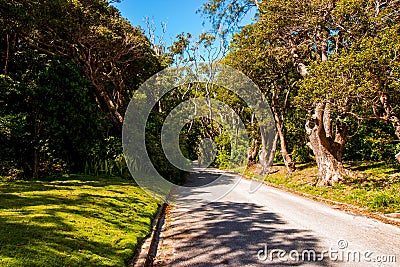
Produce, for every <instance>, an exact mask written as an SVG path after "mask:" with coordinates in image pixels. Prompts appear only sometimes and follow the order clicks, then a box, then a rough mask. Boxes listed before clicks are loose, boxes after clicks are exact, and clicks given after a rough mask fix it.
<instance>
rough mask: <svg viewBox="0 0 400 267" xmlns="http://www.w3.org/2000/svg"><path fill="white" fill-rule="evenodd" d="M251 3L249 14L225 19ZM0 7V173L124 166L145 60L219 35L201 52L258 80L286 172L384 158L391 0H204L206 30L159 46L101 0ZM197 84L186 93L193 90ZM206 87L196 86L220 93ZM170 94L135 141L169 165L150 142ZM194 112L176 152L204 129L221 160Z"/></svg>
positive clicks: (394, 56) (392, 128)
mask: <svg viewBox="0 0 400 267" xmlns="http://www.w3.org/2000/svg"><path fill="white" fill-rule="evenodd" d="M251 8H256V9H257V13H256V18H255V22H254V23H253V24H250V25H247V26H245V27H242V28H240V29H238V28H237V27H235V26H236V25H237V23H238V21H239V20H240V18H241V17H242V16H243V15H244V14H245V13H246V12H248V10H250V9H251ZM0 10H1V16H0V19H1V22H2V25H4V26H3V27H2V34H1V40H0V44H1V47H2V49H1V54H0V59H1V60H0V65H1V69H2V73H1V76H0V78H1V86H2V90H1V115H0V117H1V127H0V129H1V135H0V138H1V141H2V144H3V145H2V147H3V149H2V150H1V152H0V153H1V157H0V160H1V170H0V171H1V174H2V175H3V176H7V177H11V178H27V179H32V178H35V179H36V178H40V177H45V176H48V175H53V174H57V173H100V172H105V173H118V174H124V173H126V166H125V162H124V157H123V154H122V149H121V129H122V124H123V120H124V118H123V117H124V112H125V110H126V107H127V105H128V103H129V101H130V98H131V97H132V94H133V93H134V91H135V90H137V88H138V87H139V86H140V84H141V83H143V82H144V81H145V80H146V79H147V78H149V77H151V76H152V75H153V74H155V73H157V72H158V71H160V70H162V69H164V68H166V67H168V66H171V65H173V64H178V63H179V62H189V61H193V60H196V57H198V55H197V56H196V53H197V54H198V53H205V52H207V51H208V52H209V54H210V51H213V50H216V45H215V44H216V42H217V41H218V38H216V37H218V35H219V37H220V38H222V39H224V40H225V44H224V47H222V46H221V45H219V47H218V48H217V49H219V50H218V51H220V54H219V55H218V57H216V58H213V60H216V59H217V60H218V61H220V62H222V63H223V64H227V65H229V66H231V67H234V68H236V69H238V70H240V71H242V72H243V73H244V74H246V75H247V76H249V77H250V78H251V79H252V80H253V81H254V82H255V83H256V84H257V86H258V87H259V88H260V89H261V90H262V92H263V94H264V96H265V97H266V98H267V99H268V102H269V105H270V107H271V110H272V112H273V116H274V119H275V123H276V130H277V153H276V156H275V162H283V163H284V164H285V166H286V168H287V171H288V173H289V174H290V173H293V172H295V171H296V162H301V163H303V162H316V163H317V166H318V170H319V173H318V177H319V179H320V182H321V184H325V185H331V184H333V183H335V182H338V181H340V180H342V179H343V177H345V176H352V175H353V173H351V172H350V171H348V170H346V168H344V167H343V161H385V162H387V163H393V164H396V157H395V155H396V154H397V153H399V151H400V142H399V138H400V117H399V116H400V111H399V108H400V107H399V104H398V103H400V101H399V75H400V74H399V56H398V51H399V46H400V42H399V31H400V28H399V16H398V2H397V1H367V0H363V1H361V0H360V1H350V2H349V1H311V2H307V3H303V2H301V1H291V2H290V3H286V2H285V1H252V0H247V1H244V0H243V1H233V0H232V1H219V0H214V1H208V2H206V3H205V4H204V5H203V6H202V7H201V8H200V9H199V12H202V13H203V14H204V16H205V18H206V19H208V20H210V21H211V22H212V25H213V27H214V28H215V29H216V30H215V31H214V32H211V33H207V34H202V35H201V36H199V37H192V36H191V35H190V34H189V33H188V34H184V33H182V34H181V35H179V36H177V38H176V41H175V42H174V43H173V45H172V46H170V47H161V49H160V47H159V45H157V44H154V43H152V42H151V38H149V37H147V36H145V34H144V31H143V30H142V29H140V28H138V27H135V26H133V25H131V24H130V23H129V22H128V21H127V20H126V19H124V18H123V17H122V16H121V14H120V13H119V11H118V10H117V9H116V8H115V7H114V6H113V5H112V3H109V2H108V1H102V0H97V1H65V0H58V1H42V2H37V1H2V2H1V9H0ZM222 26H223V27H222ZM221 28H224V29H225V30H224V31H221V30H218V29H221ZM232 32H236V33H235V34H234V35H233V37H232V38H231V39H230V40H228V41H229V43H228V41H227V38H226V36H227V34H228V33H232ZM191 54H192V55H191ZM220 55H222V57H221V56H220ZM211 59H212V58H211ZM208 60H210V57H209V58H208ZM197 87H198V88H199V90H200V91H199V90H196V92H194V93H193V94H192V95H196V94H200V95H203V96H204V95H205V92H201V91H202V90H203V91H204V88H203V89H202V88H201V87H202V86H201V85H199V86H197ZM178 91H179V90H178ZM185 91H187V90H186V89H185ZM192 91H193V90H192ZM214 91H215V92H211V93H207V94H208V97H210V96H211V97H216V98H221V97H218V96H217V95H218V94H221V90H218V89H216V90H214ZM218 91H219V92H220V93H218ZM222 91H224V90H222ZM222 98H223V99H226V97H223V96H222ZM179 101H182V94H181V95H179V93H176V94H175V95H174V94H172V95H170V96H166V97H164V98H163V99H162V102H163V103H162V106H163V107H165V108H164V110H161V109H160V110H159V111H160V112H158V113H159V114H156V113H157V112H156V111H154V112H155V114H154V116H152V119H151V120H150V121H149V122H148V130H149V132H151V133H152V134H150V135H149V136H151V137H150V138H149V140H148V141H147V143H148V144H147V146H148V148H149V149H148V151H149V153H150V154H151V155H152V160H153V161H154V162H155V165H156V166H157V168H158V169H159V170H160V171H161V172H165V173H169V174H168V175H169V177H173V176H179V175H182V174H181V173H180V172H179V170H174V168H173V166H170V165H169V164H168V162H166V161H167V160H166V158H165V157H163V156H162V155H161V154H163V153H162V151H160V150H159V149H158V147H159V146H158V145H157V144H158V143H157V142H158V141H157V139H159V137H157V136H159V128H160V125H162V121H163V119H165V117H166V115H167V114H168V113H167V112H168V110H171V109H172V108H173V107H174V106H176V105H177V104H179ZM227 101H228V103H229V104H230V105H231V106H235V108H234V110H235V111H236V112H237V113H238V114H239V116H241V118H242V120H243V121H244V123H245V124H247V125H248V127H247V128H248V129H249V132H250V137H251V140H250V144H249V146H248V148H247V149H248V155H249V158H248V159H249V162H248V164H249V165H251V164H253V163H256V162H257V161H258V159H259V156H258V154H259V151H260V150H261V149H262V142H261V141H262V140H261V139H260V134H259V133H257V127H254V125H253V127H252V126H251V125H250V124H254V122H251V120H252V116H251V114H250V113H251V110H250V111H249V109H248V108H247V107H246V106H243V103H242V102H241V101H240V99H239V98H237V97H236V98H235V97H232V99H228V100H227ZM246 108H247V109H246ZM249 112H250V113H249ZM195 125H196V127H194V128H195V129H194V130H193V129H192V130H191V133H188V134H186V136H187V137H186V139H185V140H184V141H182V142H183V143H185V144H186V147H187V148H188V149H189V148H191V151H190V153H189V152H188V154H191V155H189V157H191V158H196V157H197V155H198V154H199V148H196V147H195V146H196V144H195V142H196V140H197V139H198V140H200V139H201V138H204V137H210V138H212V139H213V140H214V141H215V142H216V144H217V146H218V153H217V156H216V159H215V162H214V165H215V166H220V167H226V165H227V164H226V163H227V161H229V157H230V151H229V150H230V147H229V145H228V144H226V143H227V142H228V141H227V138H226V136H225V137H224V134H221V133H222V132H223V131H220V129H219V130H218V131H216V130H215V129H216V128H218V127H219V126H218V125H215V124H214V125H213V123H212V122H207V121H198V122H197V123H195ZM205 125H208V126H206V127H204V126H205ZM251 128H253V129H251ZM196 138H197V139H196ZM228 143H229V142H228ZM193 145H195V146H193ZM193 147H195V148H193ZM261 163H262V162H261ZM171 179H172V178H171Z"/></svg>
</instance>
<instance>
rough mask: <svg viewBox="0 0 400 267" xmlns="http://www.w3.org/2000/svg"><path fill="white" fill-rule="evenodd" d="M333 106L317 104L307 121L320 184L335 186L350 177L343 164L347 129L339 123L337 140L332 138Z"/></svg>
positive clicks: (322, 103)
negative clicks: (344, 178)
mask: <svg viewBox="0 0 400 267" xmlns="http://www.w3.org/2000/svg"><path fill="white" fill-rule="evenodd" d="M330 109H331V104H330V103H329V102H320V103H317V104H316V107H315V109H314V111H313V114H312V117H311V118H308V119H307V122H306V125H305V127H306V132H307V135H308V136H309V139H310V142H309V143H308V145H309V147H310V148H311V149H312V151H313V153H314V155H315V159H316V162H317V165H318V178H319V181H318V184H319V185H333V184H334V183H337V182H338V181H340V180H342V179H343V177H344V176H347V175H350V172H349V171H347V170H345V168H344V167H343V164H342V155H343V149H344V144H345V142H346V137H347V128H346V126H345V125H342V124H340V122H338V123H337V124H338V125H337V126H336V133H335V135H336V136H335V138H334V139H333V138H332V130H331V129H330V128H329V127H330V125H331V124H332V119H331V116H330Z"/></svg>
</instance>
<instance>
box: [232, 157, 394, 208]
mask: <svg viewBox="0 0 400 267" xmlns="http://www.w3.org/2000/svg"><path fill="white" fill-rule="evenodd" d="M345 167H346V168H348V169H351V170H353V171H355V172H356V173H358V174H359V177H358V178H352V179H350V178H347V179H345V180H343V181H342V182H340V183H337V184H335V185H334V186H330V187H319V186H314V184H315V179H316V177H317V173H318V169H317V167H316V164H314V163H308V164H298V165H297V168H298V170H297V171H296V172H295V173H294V174H292V175H291V176H290V177H287V172H286V169H285V167H284V166H282V165H281V166H274V167H273V169H274V170H276V171H277V172H276V173H273V174H270V175H268V176H266V177H265V181H267V182H270V183H272V184H276V185H279V186H283V187H286V188H289V189H292V190H295V191H298V192H302V193H306V194H309V195H311V196H313V197H315V198H323V199H327V200H333V201H338V202H342V203H347V204H351V205H354V206H358V207H361V208H363V209H365V210H367V211H370V212H381V213H394V212H400V168H399V165H398V164H396V165H391V164H387V163H385V162H348V163H346V164H345ZM233 171H236V172H243V171H244V168H238V169H235V170H233ZM244 174H245V175H247V176H250V177H254V176H256V178H258V179H259V178H260V176H259V175H258V174H257V173H256V171H255V170H254V169H253V170H246V171H245V172H244ZM257 176H258V177H257Z"/></svg>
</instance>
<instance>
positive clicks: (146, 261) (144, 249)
mask: <svg viewBox="0 0 400 267" xmlns="http://www.w3.org/2000/svg"><path fill="white" fill-rule="evenodd" d="M167 207H168V204H167V203H163V204H162V205H159V206H158V210H157V213H156V216H155V218H154V219H153V221H152V223H151V228H152V230H151V235H150V236H149V237H148V238H147V239H146V240H145V241H144V242H143V244H142V245H141V246H140V247H139V248H138V249H137V251H136V253H135V256H134V257H133V259H132V260H131V261H130V262H129V263H128V264H127V265H126V266H127V267H148V266H152V265H153V261H154V258H155V256H156V254H157V247H158V242H159V237H160V233H161V229H162V226H163V224H164V218H165V212H166V209H167Z"/></svg>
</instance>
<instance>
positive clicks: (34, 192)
mask: <svg viewBox="0 0 400 267" xmlns="http://www.w3.org/2000/svg"><path fill="white" fill-rule="evenodd" d="M68 179H69V180H68ZM68 179H66V180H62V181H51V182H49V181H46V182H40V181H32V182H24V181H18V182H6V183H4V182H3V183H1V184H0V244H1V246H0V266H94V265H96V266H125V263H126V261H127V260H129V259H130V258H131V257H132V255H133V253H134V251H135V249H136V246H137V245H138V243H140V242H141V240H142V239H143V238H144V237H145V236H146V235H148V234H149V232H150V223H151V220H152V218H153V216H154V214H155V212H156V209H157V204H156V203H155V202H154V200H152V199H150V197H149V196H147V195H146V194H145V193H144V192H143V191H141V190H140V189H139V188H137V187H135V186H134V185H132V184H130V183H129V182H128V181H126V180H122V179H118V178H109V179H103V178H99V180H96V179H97V177H91V178H90V179H82V178H80V177H79V176H76V177H70V178H68Z"/></svg>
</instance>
